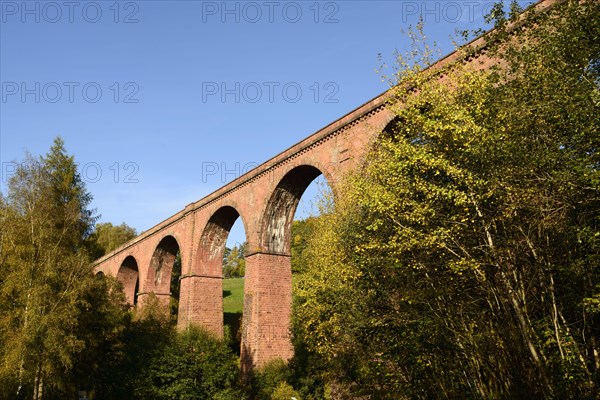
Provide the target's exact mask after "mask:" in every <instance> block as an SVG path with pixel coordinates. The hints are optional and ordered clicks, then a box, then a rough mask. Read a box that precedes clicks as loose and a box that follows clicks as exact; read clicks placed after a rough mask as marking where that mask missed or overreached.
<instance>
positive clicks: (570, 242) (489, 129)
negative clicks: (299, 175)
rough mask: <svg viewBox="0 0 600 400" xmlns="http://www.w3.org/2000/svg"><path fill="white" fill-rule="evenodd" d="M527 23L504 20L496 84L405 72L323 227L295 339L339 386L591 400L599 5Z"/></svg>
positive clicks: (598, 329) (566, 8)
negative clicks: (380, 129) (384, 119)
mask: <svg viewBox="0 0 600 400" xmlns="http://www.w3.org/2000/svg"><path fill="white" fill-rule="evenodd" d="M496 11H497V10H496ZM524 18H525V24H524V25H523V28H521V29H517V30H511V33H510V34H509V32H508V31H509V29H512V28H511V26H510V24H508V22H507V20H506V19H502V18H500V19H499V21H500V24H499V25H498V30H497V31H496V33H495V34H494V35H493V36H492V37H491V38H490V40H492V42H491V43H489V44H488V46H487V48H486V55H485V57H491V58H492V59H494V60H495V61H496V63H495V65H494V66H492V67H490V68H488V69H487V70H484V71H482V70H478V69H476V68H474V67H473V63H471V64H466V63H462V62H459V63H457V64H454V65H450V66H447V67H446V68H444V69H442V70H440V69H435V68H434V69H428V70H425V69H424V67H425V66H426V65H424V64H423V63H421V62H420V61H421V60H414V59H408V60H407V59H401V60H400V61H401V69H400V75H399V76H398V78H399V79H398V86H397V89H396V96H395V98H394V100H393V103H392V104H391V107H393V109H394V110H395V112H396V114H397V118H396V119H395V121H396V123H395V124H394V126H393V127H392V129H389V130H387V131H386V132H384V133H382V136H381V137H380V140H379V141H378V142H377V146H376V148H374V149H373V151H372V153H371V154H370V156H369V158H368V160H367V163H366V165H365V167H364V170H363V171H361V173H360V174H357V175H356V176H354V177H353V178H352V179H350V180H349V182H348V183H347V187H346V188H345V189H344V190H342V193H343V194H344V195H343V196H339V198H340V201H339V204H336V206H335V211H334V212H333V214H331V215H329V216H326V217H325V218H323V220H322V221H321V222H320V223H319V224H317V228H316V233H315V236H314V237H313V239H311V240H310V243H309V249H308V251H309V253H310V257H309V263H308V273H307V274H305V275H304V277H303V279H302V280H301V281H300V283H299V290H298V294H299V298H300V302H299V305H298V306H297V315H298V317H297V318H298V323H297V325H298V327H297V328H296V331H295V334H296V336H297V337H299V338H300V339H302V340H303V341H304V343H305V344H306V346H307V347H308V349H309V350H311V351H313V352H315V353H316V354H319V355H320V356H321V358H322V359H324V360H325V361H326V362H327V365H328V366H329V367H330V373H329V375H330V376H329V379H330V381H335V380H341V381H344V382H346V383H348V387H350V388H351V389H352V390H353V391H354V392H356V393H358V394H370V395H372V396H375V397H377V398H390V399H391V398H403V397H409V398H442V397H444V398H449V397H453V398H464V397H478V398H497V397H501V398H555V397H556V398H593V397H596V396H597V395H598V389H599V386H600V380H599V376H600V373H599V371H600V362H599V359H598V356H597V354H598V348H597V346H598V344H597V343H598V340H599V339H600V325H599V324H600V315H599V314H598V311H599V308H598V306H597V305H598V304H599V303H598V299H599V298H600V296H599V294H598V293H599V290H600V271H599V270H598V268H597V262H598V256H599V250H600V247H599V245H598V244H599V242H598V238H599V237H600V229H599V228H600V225H599V223H600V221H599V213H598V211H599V210H600V179H599V178H600V171H599V168H598V167H599V166H600V164H599V162H598V161H599V159H598V157H599V155H598V148H599V146H600V136H599V135H598V132H599V128H600V120H599V118H598V115H600V101H599V99H600V97H599V95H600V84H599V83H600V71H599V68H598V60H600V41H599V40H598V38H599V37H600V4H599V3H598V2H577V1H569V2H566V3H565V4H561V5H557V6H555V7H554V8H553V9H552V10H550V11H548V12H546V13H542V14H536V13H533V12H531V13H527V14H526V15H525V17H524ZM493 40H499V41H495V42H494V41H493ZM424 54H425V56H427V55H428V52H427V51H425V53H424ZM467 55H470V54H467ZM425 58H427V57H425ZM407 88H408V89H410V90H407ZM327 249H329V250H327Z"/></svg>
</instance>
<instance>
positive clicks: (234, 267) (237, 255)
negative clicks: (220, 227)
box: [223, 242, 247, 278]
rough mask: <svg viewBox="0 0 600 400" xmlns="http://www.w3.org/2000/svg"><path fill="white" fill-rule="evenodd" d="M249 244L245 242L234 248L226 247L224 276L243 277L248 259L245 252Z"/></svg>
mask: <svg viewBox="0 0 600 400" xmlns="http://www.w3.org/2000/svg"><path fill="white" fill-rule="evenodd" d="M246 247H247V244H246V243H245V242H244V243H242V244H240V245H239V246H237V245H236V246H233V248H231V249H230V248H228V247H226V248H225V252H224V253H223V277H224V278H242V277H243V276H244V275H245V274H246V259H245V257H244V253H245V251H246Z"/></svg>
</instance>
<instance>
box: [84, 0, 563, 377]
mask: <svg viewBox="0 0 600 400" xmlns="http://www.w3.org/2000/svg"><path fill="white" fill-rule="evenodd" d="M554 3H556V0H545V1H542V2H540V3H538V5H537V7H539V8H541V9H546V8H547V7H549V6H551V5H552V4H554ZM471 46H473V47H475V48H476V49H479V50H480V49H482V48H484V47H485V41H484V40H483V38H479V39H477V40H475V41H474V42H472V43H471ZM458 60H459V55H458V54H457V53H452V54H450V55H448V56H446V57H445V58H443V59H441V60H440V61H438V62H437V63H436V64H435V65H434V66H433V67H432V68H439V67H441V66H443V65H446V64H447V63H452V62H455V61H458ZM468 62H472V63H477V65H478V66H479V67H480V68H485V67H486V66H487V65H488V64H489V62H490V60H489V59H487V58H486V56H485V52H483V51H476V55H475V56H473V57H472V58H470V59H469V60H468ZM442 79H443V77H442ZM391 96H392V94H391V92H389V91H388V92H385V93H383V94H381V95H380V96H378V97H376V98H374V99H372V100H371V101H369V102H367V103H365V104H363V105H362V106H360V107H358V108H357V109H355V110H353V111H352V112H350V113H348V114H347V115H345V116H343V117H342V118H340V119H338V120H336V121H334V122H332V123H331V124H329V125H328V126H326V127H324V128H323V129H321V130H319V131H318V132H316V133H314V134H313V135H311V136H309V137H308V138H306V139H304V140H303V141H301V142H299V143H297V144H296V145H294V146H292V147H290V148H289V149H287V150H285V151H283V152H281V153H280V154H278V155H276V156H275V157H273V158H271V159H270V160H268V161H266V162H265V163H264V164H262V165H260V166H258V167H257V168H255V169H253V170H251V171H249V172H248V173H246V174H244V175H242V176H240V177H239V178H237V179H235V180H233V181H232V182H230V183H228V184H227V185H225V186H223V187H222V188H221V189H219V190H217V191H215V192H214V193H212V194H210V195H208V196H206V197H204V198H203V199H201V200H199V201H197V202H195V203H191V204H189V205H187V206H186V207H185V208H184V209H183V210H181V211H180V212H178V213H177V214H175V215H173V216H172V217H170V218H168V219H167V220H165V221H163V222H161V223H159V224H158V225H156V226H154V227H153V228H151V229H149V230H147V231H145V232H143V233H142V234H140V235H139V236H138V237H137V238H135V239H133V240H131V241H130V242H128V243H126V244H124V245H122V246H121V247H119V248H118V249H116V250H115V251H113V252H112V253H110V254H107V255H106V256H104V257H102V258H100V259H99V260H97V261H96V262H95V270H96V272H103V273H104V274H108V275H112V276H116V277H117V278H118V279H119V280H120V281H121V282H122V283H123V286H124V290H125V295H126V298H127V301H128V302H129V304H131V305H134V304H143V302H144V298H145V297H146V296H147V295H148V294H149V293H154V294H155V295H156V296H157V297H158V299H159V301H160V302H162V303H163V304H164V305H165V306H166V305H168V303H169V299H170V292H169V291H170V282H171V272H172V269H173V264H174V262H175V258H176V255H177V253H178V252H179V254H180V256H181V260H182V273H181V278H180V279H181V281H180V285H181V286H180V296H179V314H178V322H177V325H178V327H179V328H180V329H181V328H185V327H186V326H188V325H190V324H196V325H199V326H202V327H204V328H205V329H207V330H209V331H211V332H213V333H214V334H216V335H218V336H221V335H222V334H223V294H222V260H223V252H224V249H225V242H226V239H227V236H228V234H229V230H230V229H231V227H232V225H233V224H234V222H235V221H236V219H237V218H241V220H242V222H243V224H244V228H245V232H246V241H247V242H248V249H247V253H246V277H245V285H244V310H243V322H242V343H241V357H242V365H243V369H244V370H246V371H248V370H250V369H251V368H253V367H256V366H261V365H263V364H264V363H265V362H267V361H269V360H271V359H274V358H282V359H284V360H288V359H289V358H290V357H291V356H292V355H293V348H292V344H291V341H290V331H289V328H290V319H291V309H292V273H291V256H290V230H291V224H292V220H293V218H294V213H295V211H296V207H297V205H298V202H299V200H300V197H301V196H302V193H303V192H304V190H305V189H306V188H307V186H308V185H309V184H310V183H311V182H312V181H313V180H314V179H315V178H316V177H317V176H319V175H321V174H323V175H324V176H325V178H326V179H327V181H328V183H329V185H330V186H331V188H332V190H333V192H334V194H335V193H336V190H337V185H338V183H339V182H340V179H341V178H343V176H344V175H345V174H347V173H348V172H350V171H353V170H354V169H355V168H357V167H358V166H360V164H361V161H362V160H363V159H364V156H365V154H366V151H367V150H368V148H369V146H370V145H371V143H373V142H374V140H375V139H376V137H377V135H378V133H380V132H382V130H384V129H385V128H386V126H387V125H388V124H389V123H390V122H391V121H392V119H393V115H394V114H393V112H392V111H391V110H390V109H389V107H388V100H389V99H390V97H391Z"/></svg>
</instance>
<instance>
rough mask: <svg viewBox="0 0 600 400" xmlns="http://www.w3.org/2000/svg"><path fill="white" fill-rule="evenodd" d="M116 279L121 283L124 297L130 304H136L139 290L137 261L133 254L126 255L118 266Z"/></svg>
mask: <svg viewBox="0 0 600 400" xmlns="http://www.w3.org/2000/svg"><path fill="white" fill-rule="evenodd" d="M117 279H118V280H119V282H121V283H122V284H123V292H125V299H126V300H127V304H129V305H130V306H132V307H133V306H135V305H137V300H138V290H139V284H140V279H139V270H138V264H137V261H136V260H135V258H134V257H133V256H127V257H126V258H125V259H124V260H123V262H122V263H121V267H119V272H118V273H117Z"/></svg>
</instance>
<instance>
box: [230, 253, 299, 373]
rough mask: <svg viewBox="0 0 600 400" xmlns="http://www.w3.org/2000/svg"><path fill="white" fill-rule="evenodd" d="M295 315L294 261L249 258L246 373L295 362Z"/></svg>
mask: <svg viewBox="0 0 600 400" xmlns="http://www.w3.org/2000/svg"><path fill="white" fill-rule="evenodd" d="M291 315H292V263H291V257H290V256H289V255H283V254H267V253H255V254H252V255H248V256H246V281H245V283H244V317H243V326H242V343H241V358H242V371H243V372H244V373H246V374H247V373H248V372H250V370H252V368H255V367H261V366H263V365H264V364H265V363H267V362H268V361H270V360H273V359H276V358H281V359H283V360H285V361H287V360H289V359H290V358H292V356H293V354H294V349H293V346H292V341H291V335H290V323H291Z"/></svg>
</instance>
